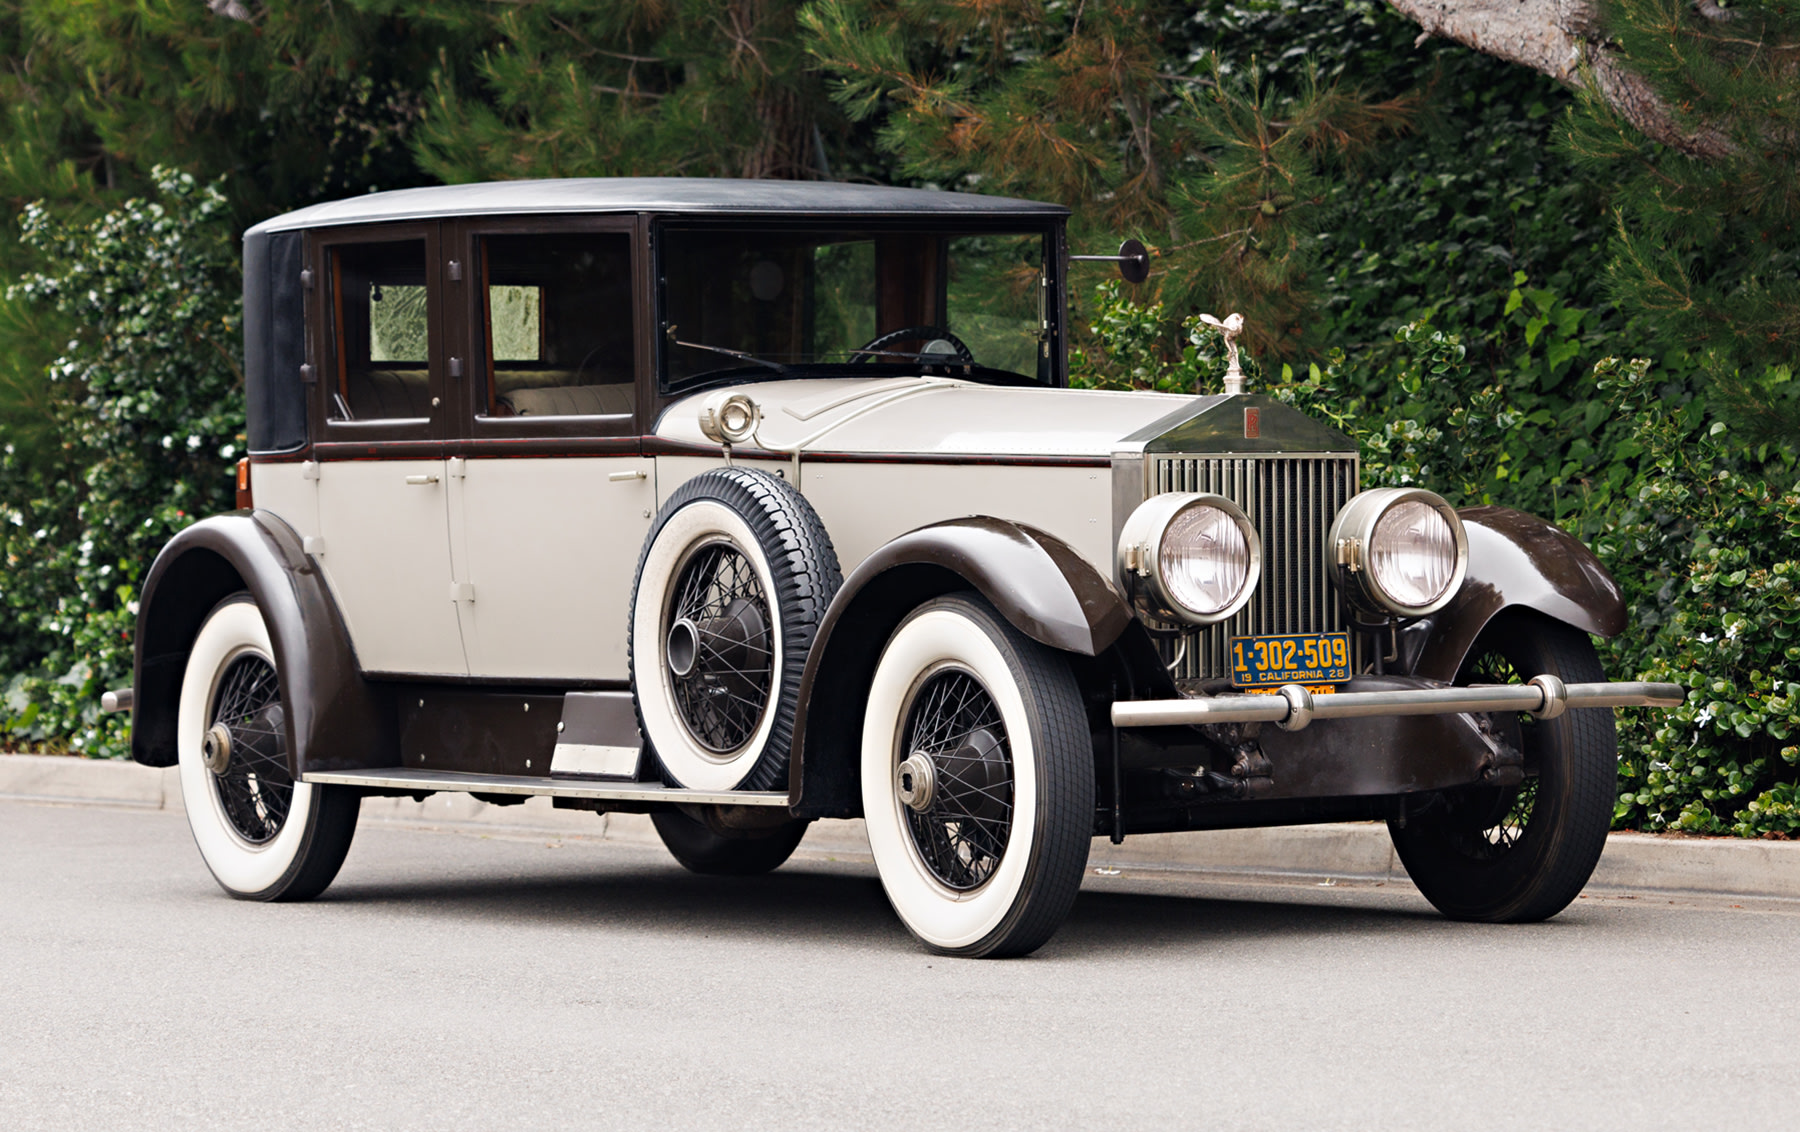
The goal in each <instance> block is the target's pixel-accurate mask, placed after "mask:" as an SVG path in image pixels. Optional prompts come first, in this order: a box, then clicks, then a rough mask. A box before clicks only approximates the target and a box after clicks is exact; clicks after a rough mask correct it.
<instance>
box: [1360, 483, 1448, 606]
mask: <svg viewBox="0 0 1800 1132" xmlns="http://www.w3.org/2000/svg"><path fill="white" fill-rule="evenodd" d="M1369 569H1370V570H1371V571H1373V572H1374V574H1375V578H1376V580H1377V581H1379V582H1380V583H1381V588H1382V589H1383V590H1386V591H1387V594H1388V596H1389V597H1391V598H1393V599H1394V600H1395V601H1396V602H1398V603H1399V604H1401V605H1404V606H1407V607H1409V608H1416V607H1418V606H1423V605H1430V604H1431V603H1433V602H1435V601H1436V600H1437V599H1438V598H1440V597H1443V596H1444V591H1445V590H1447V589H1449V588H1450V579H1451V578H1452V577H1454V576H1455V574H1456V536H1455V533H1454V532H1453V531H1451V529H1450V524H1449V523H1448V522H1446V521H1445V520H1444V517H1443V516H1442V515H1440V514H1439V513H1438V512H1437V510H1436V509H1435V508H1432V507H1428V506H1426V505H1425V504H1424V503H1421V502H1419V501H1418V500H1416V499H1411V500H1407V501H1406V502H1404V503H1396V504H1395V505H1394V506H1392V507H1390V508H1388V509H1387V510H1386V511H1384V512H1382V515H1381V518H1379V519H1377V520H1375V530H1374V533H1373V534H1371V535H1370V536H1369Z"/></svg>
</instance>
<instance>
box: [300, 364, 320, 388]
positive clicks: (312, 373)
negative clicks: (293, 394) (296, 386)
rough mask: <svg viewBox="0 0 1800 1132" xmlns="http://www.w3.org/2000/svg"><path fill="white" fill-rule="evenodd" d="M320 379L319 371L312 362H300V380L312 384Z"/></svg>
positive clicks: (302, 382) (304, 383) (305, 383)
mask: <svg viewBox="0 0 1800 1132" xmlns="http://www.w3.org/2000/svg"><path fill="white" fill-rule="evenodd" d="M317 380H319V371H318V370H315V369H313V367H312V363H311V362H301V363H300V381H301V384H303V385H311V384H312V383H313V382H315V381H317Z"/></svg>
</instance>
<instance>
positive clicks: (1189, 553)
mask: <svg viewBox="0 0 1800 1132" xmlns="http://www.w3.org/2000/svg"><path fill="white" fill-rule="evenodd" d="M1261 574H1262V540H1261V539H1260V538H1258V537H1257V534H1256V528H1254V527H1252V526H1251V525H1250V519H1249V517H1248V516H1246V515H1245V514H1244V512H1243V511H1242V510H1240V509H1239V508H1238V505H1237V504H1235V503H1233V502H1232V501H1231V500H1229V499H1227V498H1225V497H1224V496H1223V495H1197V494H1194V493H1191V492H1181V491H1176V492H1169V493H1167V494H1164V495H1154V496H1151V497H1150V498H1149V499H1146V500H1145V501H1144V502H1143V503H1140V504H1139V505H1138V507H1137V510H1135V511H1133V512H1132V513H1131V517H1130V518H1128V519H1126V520H1125V526H1124V528H1123V529H1122V530H1121V531H1120V532H1119V577H1120V579H1121V580H1122V581H1123V582H1124V583H1125V589H1126V592H1127V593H1129V594H1131V598H1132V602H1133V603H1134V604H1135V605H1136V606H1137V608H1138V610H1139V612H1141V613H1144V614H1146V615H1148V616H1150V617H1153V618H1156V619H1158V620H1162V621H1185V622H1187V623H1189V624H1192V625H1211V624H1212V623H1213V622H1215V621H1223V620H1225V619H1226V618H1227V617H1230V616H1231V615H1232V614H1233V613H1236V612H1237V611H1238V610H1240V609H1242V608H1243V607H1244V603H1245V602H1247V601H1249V600H1250V595H1251V594H1252V593H1253V592H1255V590H1256V581H1257V578H1258V577H1260V576H1261Z"/></svg>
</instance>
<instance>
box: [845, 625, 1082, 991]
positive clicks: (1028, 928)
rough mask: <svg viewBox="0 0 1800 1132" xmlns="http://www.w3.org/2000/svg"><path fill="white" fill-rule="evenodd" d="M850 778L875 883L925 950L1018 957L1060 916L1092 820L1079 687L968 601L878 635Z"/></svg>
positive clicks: (1050, 659) (1061, 662)
mask: <svg viewBox="0 0 1800 1132" xmlns="http://www.w3.org/2000/svg"><path fill="white" fill-rule="evenodd" d="M861 783H862V798H863V816H864V819H865V822H866V825H867V827H868V833H869V848H870V850H871V852H872V853H873V855H874V857H875V867H876V870H877V871H878V872H879V874H880V876H881V884H882V888H883V889H885V890H886V892H887V896H888V900H889V901H890V902H891V903H892V904H893V906H894V910H895V911H896V912H897V913H899V916H900V919H901V921H902V922H903V923H905V924H906V926H907V928H908V929H909V930H910V931H911V932H912V933H913V934H914V935H915V936H917V937H918V938H919V939H920V940H921V941H922V942H923V943H925V944H926V945H927V946H928V947H930V948H932V949H933V950H935V951H939V952H943V953H946V954H952V955H967V956H994V957H999V956H1008V955H1023V954H1026V953H1028V952H1031V951H1034V950H1036V949H1037V948H1038V947H1040V946H1041V945H1042V944H1043V943H1044V942H1045V941H1047V940H1048V939H1049V938H1050V936H1051V935H1052V934H1054V933H1055V931H1056V929H1057V928H1058V927H1059V926H1060V925H1061V923H1062V921H1063V920H1064V918H1065V917H1066V916H1067V915H1068V911H1069V908H1070V906H1071V905H1072V904H1073V903H1074V900H1075V894H1076V892H1077V890H1078V889H1079V888H1080V887H1081V877H1082V872H1083V870H1084V868H1085V866H1086V862H1087V851H1088V845H1089V842H1090V840H1091V838H1092V836H1093V823H1094V761H1093V750H1092V744H1091V740H1090V739H1089V737H1088V727H1087V721H1086V716H1085V713H1084V711H1083V707H1082V699H1081V692H1080V689H1079V688H1078V686H1077V685H1076V683H1075V678H1074V675H1073V673H1072V672H1071V670H1070V668H1069V664H1068V662H1067V660H1066V659H1065V658H1063V657H1062V656H1061V655H1060V654H1058V653H1056V652H1055V651H1053V650H1051V649H1049V648H1047V647H1045V646H1043V645H1041V644H1038V643H1037V642H1035V641H1032V640H1030V639H1029V638H1027V637H1025V636H1024V635H1023V634H1021V633H1019V632H1018V631H1017V630H1015V629H1013V628H1012V627H1011V626H1010V625H1008V624H1007V623H1006V622H1005V621H1004V620H1003V619H1001V617H1000V616H999V614H997V613H996V612H995V611H994V610H993V608H992V607H991V606H990V605H988V604H987V603H986V602H985V601H983V600H981V599H980V598H979V597H977V596H974V595H951V596H948V597H942V598H938V599H936V600H934V601H931V602H928V603H927V604H925V605H923V606H921V607H920V608H919V609H917V610H915V611H914V612H913V613H912V614H911V615H909V616H908V617H907V619H906V620H905V621H903V622H902V623H901V624H900V627H899V628H897V629H896V630H895V631H894V634H893V636H892V637H890V638H889V640H888V643H887V647H886V648H885V649H884V650H883V652H882V655H881V660H880V662H879V664H878V665H877V667H876V670H875V677H874V679H873V681H872V682H871V684H870V687H869V699H868V706H867V708H866V710H865V713H864V717H863V740H862V752H861Z"/></svg>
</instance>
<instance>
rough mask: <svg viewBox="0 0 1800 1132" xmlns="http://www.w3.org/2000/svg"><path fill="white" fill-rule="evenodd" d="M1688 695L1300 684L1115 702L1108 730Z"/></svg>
mask: <svg viewBox="0 0 1800 1132" xmlns="http://www.w3.org/2000/svg"><path fill="white" fill-rule="evenodd" d="M1686 695H1687V693H1686V692H1685V691H1683V690H1682V688H1681V686H1680V685H1679V684H1652V683H1646V682H1643V681H1635V680H1627V681H1614V682H1607V683H1600V684H1565V683H1563V682H1562V681H1561V680H1559V679H1558V678H1556V677H1555V676H1534V677H1532V678H1531V680H1530V681H1528V682H1527V683H1524V684H1490V685H1482V684H1477V685H1473V686H1470V687H1440V688H1391V689H1384V690H1381V691H1374V692H1354V691H1353V692H1339V693H1335V694H1331V695H1323V694H1320V695H1315V694H1314V693H1313V692H1311V691H1309V690H1307V689H1306V688H1305V687H1302V686H1301V685H1299V684H1283V685H1282V686H1281V687H1280V688H1278V689H1276V691H1275V694H1273V695H1236V694H1233V695H1221V696H1194V697H1183V698H1181V699H1176V700H1121V701H1119V702H1117V703H1115V704H1113V706H1112V722H1113V726H1114V727H1179V726H1184V725H1187V726H1194V725H1204V724H1209V723H1273V724H1276V725H1277V726H1279V727H1281V728H1283V729H1284V730H1287V731H1298V730H1300V729H1301V728H1303V727H1305V726H1306V725H1307V724H1309V723H1311V722H1312V721H1313V720H1315V719H1367V718H1372V717H1377V716H1401V715H1457V714H1462V713H1467V712H1492V711H1514V712H1526V713H1528V714H1530V715H1534V716H1537V717H1538V718H1540V719H1554V718H1556V717H1557V716H1559V715H1561V714H1562V713H1563V712H1565V711H1567V710H1568V709H1570V708H1602V707H1604V708H1614V707H1675V706H1676V705H1678V704H1680V703H1681V701H1682V700H1683V699H1684V698H1685V697H1686Z"/></svg>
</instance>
